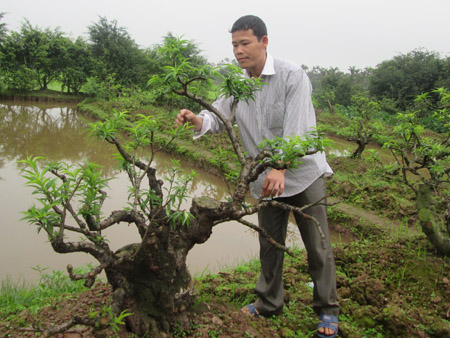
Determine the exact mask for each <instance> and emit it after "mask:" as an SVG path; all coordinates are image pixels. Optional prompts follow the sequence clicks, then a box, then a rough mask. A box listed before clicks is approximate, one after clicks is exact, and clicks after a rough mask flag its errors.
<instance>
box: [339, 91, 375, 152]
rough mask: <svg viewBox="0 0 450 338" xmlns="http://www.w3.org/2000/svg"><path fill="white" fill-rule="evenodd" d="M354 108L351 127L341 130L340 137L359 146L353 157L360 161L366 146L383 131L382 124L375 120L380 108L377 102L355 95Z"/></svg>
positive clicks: (351, 114) (353, 98)
mask: <svg viewBox="0 0 450 338" xmlns="http://www.w3.org/2000/svg"><path fill="white" fill-rule="evenodd" d="M352 108H353V109H352V110H351V113H350V116H349V118H350V122H349V125H348V126H347V127H345V128H343V129H341V130H340V131H339V132H338V135H339V136H342V137H344V138H345V139H346V140H347V141H350V142H355V143H356V144H357V145H358V147H357V148H356V149H355V151H354V152H353V154H352V156H351V157H352V158H357V159H360V158H361V155H362V153H363V152H364V150H365V148H366V145H368V144H369V142H371V141H373V140H374V139H375V138H376V136H377V134H378V133H379V130H380V129H381V123H380V122H379V120H377V119H375V115H376V113H377V112H379V111H380V107H379V104H378V103H377V102H375V101H372V100H370V99H369V98H368V97H366V96H363V95H354V96H352Z"/></svg>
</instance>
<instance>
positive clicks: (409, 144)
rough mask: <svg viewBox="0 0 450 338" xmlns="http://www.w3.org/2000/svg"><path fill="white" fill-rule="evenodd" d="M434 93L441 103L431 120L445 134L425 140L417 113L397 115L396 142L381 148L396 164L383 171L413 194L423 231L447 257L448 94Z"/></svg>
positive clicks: (449, 234) (449, 223)
mask: <svg viewBox="0 0 450 338" xmlns="http://www.w3.org/2000/svg"><path fill="white" fill-rule="evenodd" d="M434 93H435V94H438V95H439V97H440V99H439V103H438V105H437V106H435V107H434V108H435V113H434V115H433V117H434V119H435V120H436V122H437V123H440V124H441V126H442V130H444V132H443V133H442V134H439V135H437V136H434V137H430V136H427V132H426V130H425V128H424V127H423V125H421V124H420V123H419V120H418V118H417V112H406V113H399V114H398V115H397V121H398V124H397V125H396V126H395V128H394V133H395V135H398V136H399V138H398V139H395V140H394V139H391V140H390V141H388V142H386V143H385V145H384V147H385V148H387V149H389V150H390V151H391V153H392V154H393V156H394V158H395V163H394V164H392V165H390V166H387V167H385V169H386V170H387V171H388V172H389V173H390V174H398V175H400V178H401V180H402V181H403V182H404V183H405V184H406V185H407V186H408V187H410V188H411V189H412V191H413V192H414V193H415V195H416V210H417V215H418V219H419V222H420V224H421V228H422V231H423V232H424V233H425V235H426V236H427V238H428V239H429V241H430V242H431V243H432V244H433V245H434V247H435V248H436V250H437V251H438V252H439V253H440V254H442V255H446V256H450V202H449V195H450V175H449V174H450V92H449V91H448V90H447V89H444V88H441V89H437V90H435V91H434ZM429 95H430V94H429V93H425V94H423V95H421V96H419V97H418V100H423V101H425V102H427V97H428V96H429Z"/></svg>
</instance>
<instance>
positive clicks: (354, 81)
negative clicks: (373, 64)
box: [307, 67, 369, 112]
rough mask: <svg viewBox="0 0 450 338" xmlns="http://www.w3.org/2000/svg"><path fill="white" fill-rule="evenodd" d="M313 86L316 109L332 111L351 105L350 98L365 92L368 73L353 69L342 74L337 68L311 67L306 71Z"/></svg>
mask: <svg viewBox="0 0 450 338" xmlns="http://www.w3.org/2000/svg"><path fill="white" fill-rule="evenodd" d="M307 73H308V76H309V77H310V79H311V83H312V86H313V89H314V90H313V98H314V100H315V105H316V108H319V109H328V110H330V112H333V111H334V108H333V107H334V106H336V105H343V106H349V105H350V104H351V97H352V96H353V95H355V94H357V93H358V92H364V91H365V90H367V77H368V76H369V71H368V70H365V71H361V70H358V69H356V68H355V67H351V68H350V69H349V73H344V72H342V71H340V70H339V69H338V68H328V69H326V68H322V67H313V69H312V70H310V71H309V70H308V71H307Z"/></svg>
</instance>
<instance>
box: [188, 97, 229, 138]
mask: <svg viewBox="0 0 450 338" xmlns="http://www.w3.org/2000/svg"><path fill="white" fill-rule="evenodd" d="M213 106H214V107H215V108H216V109H217V110H218V111H219V112H220V113H221V114H222V115H223V116H224V117H225V118H226V119H228V118H229V117H230V115H231V98H228V99H226V98H225V97H224V96H221V97H220V98H218V99H217V100H216V101H214V103H213ZM198 116H200V117H201V118H202V119H203V125H202V129H201V130H200V131H198V132H195V133H194V139H197V138H199V137H201V136H203V135H205V134H207V133H219V132H221V131H223V130H224V129H225V126H224V124H223V123H222V121H220V119H219V117H218V116H217V115H216V114H214V113H213V112H210V111H208V110H202V111H201V112H200V113H199V114H198Z"/></svg>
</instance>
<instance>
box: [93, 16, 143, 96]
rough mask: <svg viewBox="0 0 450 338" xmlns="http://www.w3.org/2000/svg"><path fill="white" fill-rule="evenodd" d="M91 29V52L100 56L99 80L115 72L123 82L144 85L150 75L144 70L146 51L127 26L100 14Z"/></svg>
mask: <svg viewBox="0 0 450 338" xmlns="http://www.w3.org/2000/svg"><path fill="white" fill-rule="evenodd" d="M88 31H89V39H90V43H91V49H92V55H93V57H94V58H95V59H96V60H97V65H96V66H95V75H96V76H97V77H98V79H99V80H100V82H101V81H105V80H106V78H107V77H108V75H112V76H114V78H115V79H116V80H117V82H118V83H119V84H120V85H122V86H126V87H133V86H141V87H143V86H145V84H146V83H147V80H148V78H149V77H150V76H151V74H149V73H148V72H146V71H145V70H146V65H147V62H148V58H147V55H146V53H145V51H144V50H143V49H140V48H139V46H138V45H137V44H136V43H135V42H134V40H133V39H132V38H131V37H130V35H129V34H128V32H127V31H126V29H125V28H123V27H119V26H118V23H117V21H115V20H113V21H108V20H107V19H106V18H104V17H100V18H99V21H98V22H97V23H95V24H93V25H91V26H89V27H88Z"/></svg>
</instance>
